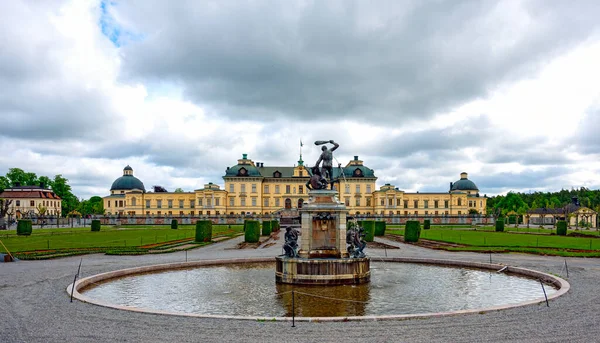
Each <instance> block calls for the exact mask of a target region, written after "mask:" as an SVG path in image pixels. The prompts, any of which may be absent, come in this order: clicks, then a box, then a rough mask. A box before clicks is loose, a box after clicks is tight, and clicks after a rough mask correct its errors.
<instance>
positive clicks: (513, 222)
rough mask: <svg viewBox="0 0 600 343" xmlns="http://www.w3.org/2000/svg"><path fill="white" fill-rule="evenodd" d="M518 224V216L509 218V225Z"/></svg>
mask: <svg viewBox="0 0 600 343" xmlns="http://www.w3.org/2000/svg"><path fill="white" fill-rule="evenodd" d="M516 222H517V216H514V215H510V216H508V223H509V224H516Z"/></svg>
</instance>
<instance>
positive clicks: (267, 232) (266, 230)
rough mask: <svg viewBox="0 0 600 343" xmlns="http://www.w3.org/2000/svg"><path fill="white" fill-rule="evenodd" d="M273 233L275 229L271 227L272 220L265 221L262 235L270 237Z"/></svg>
mask: <svg viewBox="0 0 600 343" xmlns="http://www.w3.org/2000/svg"><path fill="white" fill-rule="evenodd" d="M271 232H273V228H272V227H271V221H270V220H265V221H263V223H262V235H263V236H270V235H271Z"/></svg>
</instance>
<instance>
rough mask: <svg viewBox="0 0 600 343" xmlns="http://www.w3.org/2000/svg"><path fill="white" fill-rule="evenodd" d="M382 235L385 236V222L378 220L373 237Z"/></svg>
mask: <svg viewBox="0 0 600 343" xmlns="http://www.w3.org/2000/svg"><path fill="white" fill-rule="evenodd" d="M383 235H385V222H384V221H383V220H378V221H376V222H375V236H383Z"/></svg>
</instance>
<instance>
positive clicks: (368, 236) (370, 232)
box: [361, 220, 375, 242]
mask: <svg viewBox="0 0 600 343" xmlns="http://www.w3.org/2000/svg"><path fill="white" fill-rule="evenodd" d="M361 226H362V228H363V229H364V230H365V232H364V233H365V238H364V239H365V242H373V238H374V237H375V221H374V220H363V221H362V224H361Z"/></svg>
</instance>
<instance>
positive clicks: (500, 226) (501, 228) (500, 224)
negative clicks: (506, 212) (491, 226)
mask: <svg viewBox="0 0 600 343" xmlns="http://www.w3.org/2000/svg"><path fill="white" fill-rule="evenodd" d="M496 232H504V219H498V220H496Z"/></svg>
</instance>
